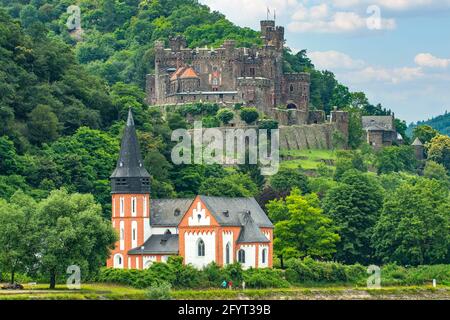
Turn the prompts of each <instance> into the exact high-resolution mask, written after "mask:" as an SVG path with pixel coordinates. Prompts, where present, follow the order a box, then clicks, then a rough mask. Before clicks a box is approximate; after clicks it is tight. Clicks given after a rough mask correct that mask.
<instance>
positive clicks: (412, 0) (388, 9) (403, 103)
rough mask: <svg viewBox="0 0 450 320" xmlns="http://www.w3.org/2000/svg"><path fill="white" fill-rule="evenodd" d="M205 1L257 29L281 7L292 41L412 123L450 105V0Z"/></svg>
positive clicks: (280, 17) (295, 47) (278, 13)
mask: <svg viewBox="0 0 450 320" xmlns="http://www.w3.org/2000/svg"><path fill="white" fill-rule="evenodd" d="M200 2H201V3H204V4H207V5H209V6H210V7H211V8H212V9H213V10H218V11H220V12H222V13H224V14H225V15H226V16H227V18H228V19H230V20H231V21H233V22H235V23H236V24H238V25H240V26H248V27H251V28H254V29H259V20H261V19H265V18H266V14H267V7H269V8H270V10H271V13H273V12H274V11H276V16H277V24H279V25H283V26H285V28H286V40H287V43H286V45H287V46H289V47H290V48H291V49H293V50H294V51H295V50H300V49H307V50H308V52H309V56H310V58H311V59H312V61H313V63H314V64H315V65H316V67H317V68H318V69H322V70H324V69H327V70H330V71H333V72H334V73H335V74H336V77H337V78H338V80H339V81H341V82H342V83H344V84H345V85H347V86H348V87H349V88H350V89H351V90H352V91H364V92H365V93H366V94H367V96H368V97H369V100H370V101H371V103H373V104H376V103H381V104H383V106H384V107H386V108H390V109H392V110H393V111H394V112H395V114H396V116H397V117H399V118H401V119H404V120H406V121H407V122H408V123H409V122H412V121H417V120H426V119H428V118H431V117H433V116H437V115H440V114H443V113H444V112H445V111H446V110H448V111H450V0H326V1H316V0H303V1H300V0H200Z"/></svg>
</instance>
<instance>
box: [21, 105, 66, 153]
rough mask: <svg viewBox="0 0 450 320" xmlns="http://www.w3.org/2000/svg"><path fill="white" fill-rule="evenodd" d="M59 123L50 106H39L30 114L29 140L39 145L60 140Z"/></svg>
mask: <svg viewBox="0 0 450 320" xmlns="http://www.w3.org/2000/svg"><path fill="white" fill-rule="evenodd" d="M58 126H59V122H58V118H57V117H56V115H55V114H54V113H53V111H52V109H51V108H50V107H49V106H45V105H38V106H37V107H36V108H34V109H33V111H32V112H31V113H30V119H29V121H28V139H29V140H30V141H31V142H32V143H35V144H37V145H40V144H42V143H44V142H51V141H54V140H56V138H58V135H59V134H58V131H59V128H58Z"/></svg>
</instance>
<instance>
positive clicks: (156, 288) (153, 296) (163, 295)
mask: <svg viewBox="0 0 450 320" xmlns="http://www.w3.org/2000/svg"><path fill="white" fill-rule="evenodd" d="M171 288H172V287H171V285H170V283H168V282H162V283H160V284H157V285H153V286H151V287H150V288H148V290H147V294H146V296H147V298H148V299H150V300H170V299H172V295H171V292H170V289H171Z"/></svg>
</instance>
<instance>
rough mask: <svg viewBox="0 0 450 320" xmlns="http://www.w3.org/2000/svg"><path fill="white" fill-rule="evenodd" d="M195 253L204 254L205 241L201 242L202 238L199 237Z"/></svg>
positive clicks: (201, 255) (202, 255) (200, 255)
mask: <svg viewBox="0 0 450 320" xmlns="http://www.w3.org/2000/svg"><path fill="white" fill-rule="evenodd" d="M197 255H198V256H199V257H204V256H205V242H203V240H202V239H200V240H199V241H198V244H197Z"/></svg>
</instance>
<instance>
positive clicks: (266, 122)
mask: <svg viewBox="0 0 450 320" xmlns="http://www.w3.org/2000/svg"><path fill="white" fill-rule="evenodd" d="M258 128H259V129H266V130H274V129H278V121H276V120H273V119H262V120H260V121H259V122H258Z"/></svg>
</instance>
